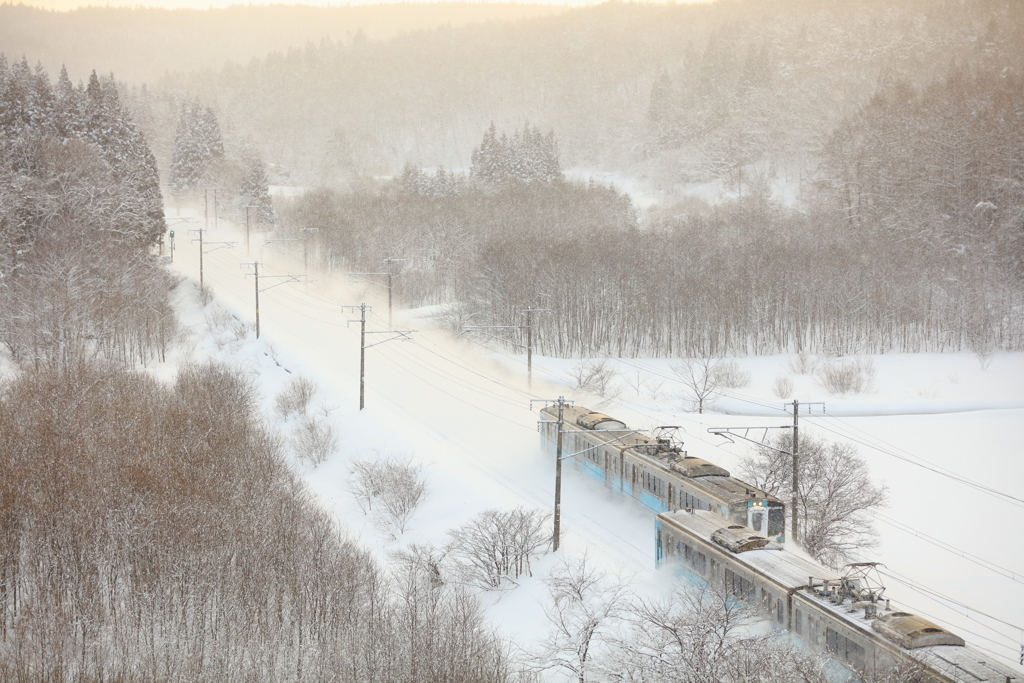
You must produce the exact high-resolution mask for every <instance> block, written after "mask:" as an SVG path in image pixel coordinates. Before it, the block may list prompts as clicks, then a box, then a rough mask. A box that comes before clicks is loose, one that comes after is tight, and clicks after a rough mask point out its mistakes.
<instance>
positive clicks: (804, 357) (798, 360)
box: [787, 351, 818, 375]
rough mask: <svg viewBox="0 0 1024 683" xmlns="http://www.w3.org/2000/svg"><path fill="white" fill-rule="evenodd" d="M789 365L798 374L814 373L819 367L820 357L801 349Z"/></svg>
mask: <svg viewBox="0 0 1024 683" xmlns="http://www.w3.org/2000/svg"><path fill="white" fill-rule="evenodd" d="M787 365H788V367H789V369H790V370H791V371H793V372H795V373H796V374H798V375H813V374H814V371H815V370H817V369H818V359H817V358H815V357H813V356H812V355H811V354H809V353H807V352H806V351H801V352H800V353H798V354H796V357H795V358H793V359H792V360H790V361H789V363H788V364H787Z"/></svg>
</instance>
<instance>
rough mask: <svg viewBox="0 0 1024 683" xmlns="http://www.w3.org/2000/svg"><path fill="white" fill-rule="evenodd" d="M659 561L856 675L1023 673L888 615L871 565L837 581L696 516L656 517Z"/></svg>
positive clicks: (892, 612) (937, 678) (928, 626)
mask: <svg viewBox="0 0 1024 683" xmlns="http://www.w3.org/2000/svg"><path fill="white" fill-rule="evenodd" d="M655 535H656V539H655V540H656V547H657V551H656V553H657V554H656V557H655V559H656V562H657V563H658V564H659V565H670V566H672V567H674V568H675V570H676V571H677V572H678V573H680V574H685V575H688V576H689V578H690V579H691V580H696V581H698V582H706V583H709V584H712V585H715V586H720V587H722V588H723V589H724V590H726V591H728V592H729V593H731V594H732V595H734V596H736V597H737V598H738V599H740V600H743V601H745V602H748V603H751V604H754V605H756V606H758V607H759V608H760V609H761V610H762V611H763V612H764V613H765V616H766V618H768V619H770V620H771V621H772V623H773V625H774V626H775V627H777V628H780V629H784V630H786V631H788V632H789V634H790V635H791V636H792V637H793V638H795V639H796V640H797V641H799V642H800V643H802V644H803V645H804V646H805V647H806V648H807V649H809V650H810V651H812V652H820V653H824V654H827V655H829V656H830V657H831V658H833V659H834V660H835V661H837V662H839V663H840V664H842V665H843V666H844V667H846V668H848V669H849V670H850V671H852V672H854V673H859V672H865V673H869V674H873V673H881V672H883V671H885V670H887V669H891V668H893V667H894V666H896V665H897V664H900V663H904V662H906V663H911V664H913V665H914V666H915V667H916V668H917V669H919V671H920V674H919V675H918V680H920V681H922V683H983V682H984V683H1007V682H1008V681H1010V680H1013V679H1014V678H1015V677H1016V680H1020V676H1019V673H1017V672H1014V671H1013V670H1012V669H1010V668H1009V667H1006V666H1003V665H1001V664H999V663H997V662H993V661H992V657H991V656H986V655H985V654H984V653H982V652H981V651H979V650H976V649H974V648H972V647H970V646H968V645H966V644H965V642H964V640H963V639H962V638H960V637H959V636H957V635H956V634H954V633H951V632H950V631H947V630H946V629H944V628H941V627H940V626H937V625H935V624H933V623H931V622H929V621H927V620H925V619H923V618H921V617H919V616H916V615H914V614H911V613H909V612H905V611H901V610H897V609H892V608H891V607H890V604H889V600H887V599H885V598H884V597H883V594H884V590H885V589H884V587H883V586H881V584H880V582H877V581H875V582H872V581H870V580H869V570H870V569H871V568H872V567H874V563H859V564H854V565H849V566H848V567H847V569H846V571H845V572H844V573H843V574H839V573H837V572H834V571H832V570H830V569H828V568H826V567H824V566H822V565H820V564H818V563H816V562H813V561H811V560H808V559H805V558H802V557H799V556H797V555H794V554H793V553H789V552H786V551H785V550H784V549H783V548H782V546H781V545H779V544H778V543H776V542H774V541H772V540H771V539H769V538H767V537H765V536H763V535H761V534H757V533H755V532H754V531H753V530H751V529H747V528H745V527H743V526H741V525H738V524H730V523H729V522H728V521H725V520H723V519H722V518H721V517H719V516H717V515H714V514H710V513H708V512H706V511H702V510H684V511H676V512H667V513H662V514H659V515H658V517H657V520H656V522H655Z"/></svg>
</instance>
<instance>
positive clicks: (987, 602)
mask: <svg viewBox="0 0 1024 683" xmlns="http://www.w3.org/2000/svg"><path fill="white" fill-rule="evenodd" d="M182 215H183V216H186V215H191V216H193V217H196V218H198V221H199V222H200V223H201V221H202V214H201V212H198V213H196V212H192V213H191V214H190V212H189V211H187V210H183V211H182ZM193 225H196V224H193ZM182 233H185V231H184V230H180V231H179V235H178V242H177V245H176V250H175V255H174V263H173V264H172V265H171V266H170V268H172V269H173V270H175V271H178V272H180V273H182V274H183V275H185V276H187V277H189V278H192V279H198V275H199V252H198V244H193V243H190V242H189V240H188V239H183V238H184V237H185V235H184V234H182ZM264 237H265V236H264V235H262V234H260V235H257V234H253V235H251V237H250V248H249V250H248V253H247V252H246V249H245V236H244V230H243V232H241V233H239V232H236V231H235V230H234V229H233V228H231V227H229V226H227V225H226V224H225V223H221V227H220V228H219V229H218V230H216V231H212V230H211V231H210V232H209V233H207V236H206V242H207V250H208V253H206V254H205V256H204V280H205V282H206V284H207V285H208V286H210V287H211V288H212V290H213V292H214V294H215V295H216V297H217V300H216V302H215V303H214V304H213V305H212V306H209V307H207V308H206V309H203V308H201V307H200V306H199V305H198V304H196V303H195V300H194V299H190V301H191V303H185V304H183V306H184V308H185V311H186V313H185V318H186V320H185V322H186V323H187V324H189V325H191V326H192V327H193V330H194V335H193V342H194V343H193V344H192V345H191V347H190V348H188V349H187V350H186V351H184V352H183V353H182V355H181V356H180V357H177V358H172V359H169V361H168V364H167V365H166V366H163V367H161V368H154V371H156V372H163V373H167V374H170V373H171V372H173V368H174V367H175V366H176V364H178V363H181V362H183V361H186V360H188V358H190V357H192V358H197V359H202V358H206V357H211V356H212V357H217V358H221V359H226V360H230V361H231V362H235V363H238V364H240V365H241V366H243V367H246V368H248V369H250V370H251V371H252V372H253V373H254V376H256V377H257V378H258V381H259V384H260V386H261V387H262V390H263V393H264V397H265V401H266V405H267V408H268V413H269V410H270V406H271V405H272V402H273V398H274V396H275V395H276V394H277V393H278V392H279V391H280V390H281V388H283V387H284V386H285V385H286V384H287V382H288V381H289V379H291V378H293V377H296V376H299V375H302V376H306V377H308V378H310V379H312V380H314V381H316V382H317V384H318V386H319V393H318V395H317V397H316V399H315V401H314V402H315V403H316V404H317V405H318V406H319V407H320V408H321V409H322V411H323V414H326V415H328V416H329V419H331V420H332V421H333V422H334V423H335V424H336V425H337V427H338V428H339V430H340V431H341V434H342V435H343V436H342V441H341V445H340V447H339V449H338V452H337V453H335V454H334V455H333V456H331V457H330V458H329V459H328V460H327V461H326V462H324V463H323V464H321V465H319V466H318V467H316V468H312V467H303V466H301V465H296V466H297V467H301V468H302V472H303V476H304V478H305V480H306V481H307V482H308V484H309V486H310V488H311V489H312V490H313V491H314V492H315V493H316V495H317V496H318V497H319V499H320V500H321V501H322V503H323V504H324V505H325V506H326V508H327V509H329V510H330V511H332V513H333V514H334V515H336V516H337V518H338V519H339V521H340V522H341V523H342V524H343V525H344V526H345V527H346V528H347V529H349V531H350V533H351V534H352V535H353V536H355V537H357V538H358V539H359V540H360V541H361V542H362V543H363V544H364V545H366V546H368V547H371V548H373V549H374V550H375V551H377V552H379V553H380V554H381V555H384V554H386V553H387V552H388V551H391V550H394V549H395V548H398V547H401V546H404V545H407V544H409V543H413V542H433V543H443V542H444V539H445V534H446V532H447V531H448V530H449V529H452V528H454V527H456V526H459V525H461V524H462V523H464V522H466V521H467V520H468V519H469V518H470V517H471V516H473V515H474V514H476V513H478V512H480V511H482V510H485V509H488V508H496V507H497V508H510V507H514V506H518V505H523V506H532V507H537V508H541V509H544V510H547V509H550V507H551V505H552V496H553V494H552V491H553V471H554V467H553V463H552V462H550V461H549V459H548V458H546V457H544V456H543V455H542V454H541V452H540V450H539V448H538V435H537V430H536V422H537V413H536V410H533V411H531V409H530V402H529V400H530V399H531V398H548V399H550V398H557V397H558V396H559V395H565V396H566V398H573V399H575V400H576V401H577V404H579V405H588V406H591V407H596V406H597V404H598V402H599V401H600V399H597V398H594V397H587V396H574V395H572V389H571V387H570V383H569V380H568V376H567V372H566V371H567V369H569V368H570V367H571V366H572V365H573V364H574V363H576V362H578V361H565V360H556V359H547V358H537V357H535V358H534V381H533V388H532V391H531V390H529V389H528V388H527V382H526V372H525V360H524V358H522V357H520V356H514V355H511V354H507V353H504V352H501V351H495V350H490V351H488V350H486V349H483V348H481V347H478V346H473V345H471V344H470V343H469V342H467V341H464V340H455V339H452V338H451V337H450V336H449V335H447V334H446V333H443V332H441V331H439V330H436V329H433V328H431V327H430V326H429V324H427V323H426V322H425V320H424V319H423V318H420V317H416V316H413V315H409V314H407V313H403V312H399V311H396V312H395V328H396V329H415V330H417V331H416V332H415V333H414V334H413V335H412V337H413V341H411V342H399V341H390V342H387V343H381V344H380V345H378V346H374V347H373V348H371V349H368V350H367V363H366V409H365V410H364V411H359V410H358V386H359V385H358V372H359V325H358V323H355V324H352V323H348V322H347V321H349V320H351V319H356V318H358V312H354V311H352V310H351V309H347V310H344V311H343V310H342V308H341V307H342V306H343V305H356V304H360V303H363V302H366V303H368V304H370V305H371V306H372V307H373V308H372V312H371V314H370V316H369V323H368V325H367V329H368V330H372V331H382V330H386V329H387V300H386V297H384V298H383V299H382V298H381V295H382V294H384V292H383V290H380V288H374V287H372V286H370V285H365V284H352V283H349V282H348V278H347V277H346V276H345V275H344V274H342V273H334V274H327V273H310V276H311V277H312V278H315V280H316V281H315V282H312V283H305V284H304V283H296V282H286V280H287V278H283V277H277V276H281V275H287V274H298V273H302V272H303V268H302V254H301V251H299V250H297V249H294V248H293V249H289V247H294V244H295V243H270V244H264ZM227 241H234V242H236V245H235V246H234V247H231V248H229V247H225V246H223V245H220V246H219V247H217V245H214V243H215V242H227ZM214 247H217V248H214ZM254 260H258V261H259V262H260V276H261V279H260V288H261V289H264V288H267V287H271V286H273V285H277V286H274V287H273V288H271V289H267V290H266V291H264V292H262V293H261V294H260V323H261V338H260V339H259V341H256V340H255V339H254V335H253V334H252V331H251V330H249V331H248V332H247V331H246V330H245V329H240V328H239V326H238V325H237V324H236V323H235V322H234V320H233V319H232V318H231V317H228V316H224V315H221V314H218V313H216V310H217V308H218V307H223V309H225V310H227V311H228V312H230V313H231V314H233V315H234V316H236V317H237V318H238V319H241V320H244V321H245V322H246V323H250V322H251V321H252V320H253V319H254V313H255V311H254V308H255V306H254V298H255V297H254V281H253V278H252V276H251V275H246V273H247V272H251V267H247V266H241V265H240V264H242V263H244V262H251V261H254ZM182 289H183V290H189V291H191V288H189V287H185V288H182ZM185 298H188V297H185ZM387 336H388V335H383V334H373V335H369V337H368V343H373V342H376V341H381V340H382V339H384V338H386V337H387ZM737 360H738V362H739V363H740V365H742V367H743V368H745V369H747V370H749V371H750V372H751V373H752V378H753V379H752V382H751V384H750V385H749V386H748V387H746V388H744V389H741V390H735V391H729V394H728V396H725V397H723V398H721V399H719V400H718V401H717V402H716V404H715V406H714V410H715V411H717V412H710V413H706V414H703V415H697V414H695V413H693V412H692V411H690V410H689V409H688V408H685V407H684V404H685V401H684V398H683V395H682V393H683V392H682V386H681V385H680V383H679V382H678V381H677V380H676V379H675V376H674V374H673V372H672V371H671V367H670V365H671V364H670V362H669V361H664V360H651V359H645V360H623V361H615V362H614V364H615V367H616V370H617V372H618V379H617V380H616V381H617V383H618V385H619V388H620V390H619V391H618V392H617V393H618V396H617V398H615V399H613V400H611V401H608V402H606V403H604V404H602V405H601V406H600V408H601V409H602V410H603V411H604V412H608V413H610V414H612V415H614V416H616V417H620V418H621V419H624V420H625V421H626V422H627V423H629V424H630V426H636V427H645V428H646V427H652V426H655V425H659V424H677V425H684V427H685V431H686V434H685V436H684V438H685V440H686V448H687V449H688V451H689V453H690V454H691V455H696V456H699V457H703V458H706V459H708V460H711V461H713V462H716V463H718V464H721V465H724V466H726V467H733V466H734V465H735V461H736V458H737V457H738V456H740V455H743V454H744V453H745V452H746V446H745V445H743V444H742V442H737V443H736V444H730V443H728V442H726V441H724V440H723V439H720V438H718V437H715V436H712V435H710V434H708V433H707V429H708V428H709V427H725V426H759V425H779V424H786V423H787V422H788V421H789V420H790V419H791V418H789V417H788V416H787V415H786V414H785V412H784V411H783V410H782V403H783V401H782V399H779V398H777V397H776V396H775V395H774V394H773V390H772V387H773V384H774V382H775V380H776V377H777V376H779V375H785V376H787V377H789V378H790V379H791V380H792V381H793V383H794V385H795V391H794V392H793V394H792V396H793V398H798V399H800V401H801V402H808V401H823V402H824V403H825V410H826V413H827V416H823V415H821V414H820V413H819V414H816V415H814V416H809V417H806V418H803V420H802V423H801V427H802V428H803V429H806V430H807V431H814V432H815V433H817V434H819V435H821V436H824V437H826V438H829V439H847V440H852V441H854V442H856V443H857V445H858V447H859V452H860V454H861V455H862V456H864V457H865V458H866V459H867V460H868V461H869V463H870V465H871V467H872V470H873V472H874V473H875V475H876V477H877V478H878V479H879V480H881V481H883V482H884V483H885V484H886V485H887V486H888V487H889V490H890V494H891V501H892V502H891V505H890V507H889V508H888V509H886V510H885V511H883V513H882V514H883V515H884V516H880V517H879V529H880V531H881V533H882V539H883V540H882V545H881V547H880V548H879V549H878V551H877V552H876V553H873V556H872V558H870V559H875V560H878V561H881V562H883V563H885V565H886V573H887V575H888V580H887V585H888V592H887V596H889V597H891V598H892V599H893V600H894V601H897V602H899V603H900V604H903V605H905V606H906V607H907V608H909V609H910V610H911V611H914V612H917V613H920V614H922V615H926V616H928V617H930V618H932V619H933V620H935V621H939V622H941V623H944V624H947V625H949V627H951V628H952V629H954V630H956V631H957V632H958V633H960V634H961V635H962V636H964V637H965V638H966V639H967V640H968V642H970V643H971V644H973V645H975V646H977V647H979V648H983V649H986V650H989V651H991V652H993V653H995V654H998V655H999V656H1000V657H1002V658H1003V659H1004V660H1006V661H1012V662H1015V661H1016V659H1017V657H1018V654H1019V651H1020V647H1021V642H1024V631H1022V627H1024V616H1022V614H1024V547H1022V544H1021V543H1020V538H1021V532H1020V531H1019V529H1018V528H1017V526H1016V521H1017V520H1018V519H1020V518H1022V517H1024V465H1022V464H1021V463H1020V460H1019V456H1020V454H1021V443H1022V442H1024V354H1019V353H1018V354H996V355H995V356H994V357H992V358H991V362H990V365H989V366H988V367H987V369H982V367H981V363H980V362H979V360H978V359H977V358H976V357H975V356H974V355H972V354H944V355H939V354H925V355H892V356H876V357H874V358H873V359H872V360H873V363H874V367H875V379H874V382H873V385H874V386H873V389H872V391H871V392H870V393H862V394H857V395H854V396H847V397H845V398H837V397H835V396H832V395H830V394H828V393H827V392H826V391H824V390H823V389H822V388H821V387H820V386H818V384H817V383H816V382H815V380H814V378H813V377H812V376H808V375H798V374H795V373H794V372H792V371H791V370H790V369H789V368H788V367H787V365H788V363H790V362H791V361H792V357H788V356H787V357H760V358H742V359H737ZM536 407H537V406H535V407H534V408H535V409H536ZM374 452H379V453H381V454H397V455H406V456H410V457H412V458H413V459H414V460H415V461H417V462H419V463H422V464H423V465H424V466H425V471H426V473H427V476H428V479H429V494H428V498H427V500H426V502H425V503H424V504H423V505H422V507H421V508H420V510H419V511H418V513H417V515H416V516H415V517H414V519H413V523H412V528H411V529H410V530H409V531H408V532H406V533H405V534H404V535H403V536H402V537H400V538H399V539H398V540H397V541H388V540H387V539H385V538H382V537H381V535H380V533H379V532H378V531H377V530H376V529H375V528H374V527H373V526H372V525H370V524H369V523H368V520H367V518H366V517H365V516H364V515H363V514H362V513H361V512H360V510H359V508H358V506H357V505H356V503H355V501H354V500H353V498H352V496H351V495H350V494H349V493H347V491H346V483H347V481H348V480H349V476H350V474H349V463H350V462H351V460H352V459H353V458H357V457H368V456H371V455H372V454H373V453H374ZM963 479H966V480H969V481H970V482H972V483H973V485H972V484H968V483H964V482H963V481H961V480H963ZM986 487H987V488H990V489H993V490H995V491H997V492H999V493H1002V494H1008V496H1010V497H1012V498H1007V497H1006V496H1002V495H999V493H992V492H991V491H988V490H986ZM562 507H563V529H564V531H565V536H564V540H563V548H564V552H565V553H571V554H574V553H581V552H584V551H586V552H588V553H589V555H590V556H591V557H592V558H593V559H595V560H596V561H598V562H600V563H601V564H602V565H604V566H605V567H607V568H608V570H609V571H612V572H616V573H619V574H623V575H626V576H630V577H633V580H634V582H635V583H636V585H638V586H641V587H648V588H657V587H659V586H664V585H665V584H666V583H667V577H665V576H659V575H658V573H657V572H655V571H654V569H653V558H654V525H653V514H652V513H651V512H650V511H648V510H647V509H646V508H643V507H642V506H640V505H639V504H634V503H633V502H632V501H626V500H621V499H619V498H616V497H614V496H612V495H611V494H610V493H608V492H607V491H605V490H604V489H603V488H602V487H600V486H599V485H598V484H596V483H595V482H592V481H591V480H588V479H585V478H584V477H583V476H582V475H580V474H578V473H577V472H575V471H573V470H572V469H571V468H569V469H567V470H566V474H565V477H564V480H563V506H562ZM554 561H555V558H552V557H547V558H545V559H544V560H542V561H541V562H539V563H538V564H537V565H536V566H535V569H536V572H535V577H534V578H533V579H529V580H526V581H524V582H523V583H522V585H520V586H519V587H518V588H516V589H514V590H512V591H509V592H507V593H505V594H502V595H500V596H490V597H489V598H488V599H489V600H490V602H491V605H490V607H489V613H490V615H491V617H492V619H493V620H494V621H495V623H496V624H497V625H498V626H499V627H500V628H501V629H502V630H503V631H504V632H505V633H506V634H507V635H509V636H511V637H513V638H515V639H516V640H517V641H519V642H520V643H522V644H524V645H526V646H529V644H530V643H531V642H533V641H535V640H536V638H537V637H539V636H540V635H542V633H543V630H544V626H543V614H542V606H541V605H542V600H543V586H542V585H541V584H540V582H539V579H540V578H542V577H543V576H544V575H545V573H546V571H547V570H548V569H549V568H550V567H551V566H552V564H553V562H554ZM967 605H969V606H970V608H967V607H965V606H967Z"/></svg>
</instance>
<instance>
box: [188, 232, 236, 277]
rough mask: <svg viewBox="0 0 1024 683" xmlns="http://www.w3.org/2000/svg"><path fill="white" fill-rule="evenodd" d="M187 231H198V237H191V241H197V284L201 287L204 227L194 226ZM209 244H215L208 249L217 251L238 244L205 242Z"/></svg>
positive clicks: (204, 250) (204, 251)
mask: <svg viewBox="0 0 1024 683" xmlns="http://www.w3.org/2000/svg"><path fill="white" fill-rule="evenodd" d="M189 232H198V233H199V237H198V238H196V239H193V240H192V241H193V242H199V286H200V287H202V286H203V254H205V253H206V247H205V246H204V244H203V233H204V232H206V228H195V229H192V230H189ZM210 244H216V245H217V246H215V247H214V248H213V249H210V251H217V250H218V249H223V248H225V247H226V248H228V249H231V248H232V247H234V246H235V245H236V244H238V242H206V245H210Z"/></svg>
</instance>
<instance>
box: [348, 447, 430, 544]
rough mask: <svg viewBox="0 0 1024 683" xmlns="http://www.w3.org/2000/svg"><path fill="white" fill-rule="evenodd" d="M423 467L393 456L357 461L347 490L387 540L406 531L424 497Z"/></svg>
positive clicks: (425, 484)
mask: <svg viewBox="0 0 1024 683" xmlns="http://www.w3.org/2000/svg"><path fill="white" fill-rule="evenodd" d="M421 470H422V468H421V467H420V466H418V465H413V464H412V463H411V462H410V461H409V460H399V459H398V458H395V457H386V458H379V459H376V460H356V461H355V462H353V463H352V471H353V474H354V476H353V478H352V481H351V482H350V484H349V491H350V492H351V493H352V495H353V496H354V497H355V499H356V501H357V502H358V503H359V507H360V508H361V509H362V510H363V513H364V514H368V515H370V516H371V518H372V520H373V525H374V526H375V527H376V528H377V530H378V531H380V532H381V533H383V534H385V535H386V536H387V537H389V538H392V539H394V538H398V537H399V536H401V535H402V534H403V533H405V530H406V529H407V528H408V525H409V521H410V520H411V519H412V516H413V514H414V513H415V512H416V508H417V507H418V506H419V504H420V503H422V502H423V499H424V498H425V497H426V495H427V483H426V481H424V479H423V477H422V474H421Z"/></svg>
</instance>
